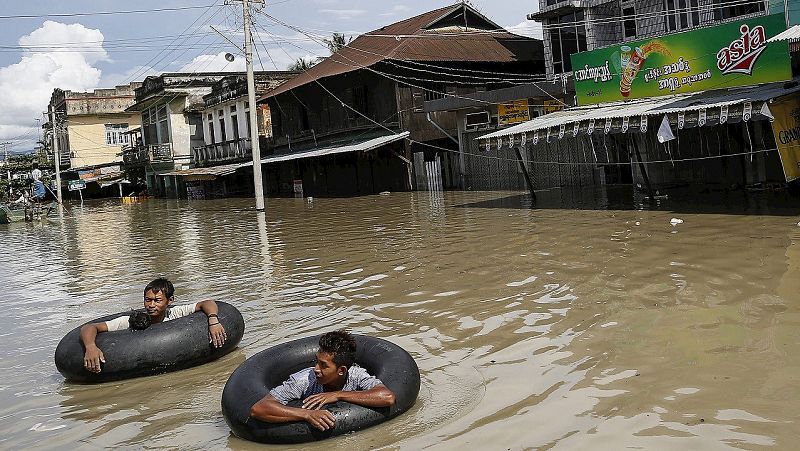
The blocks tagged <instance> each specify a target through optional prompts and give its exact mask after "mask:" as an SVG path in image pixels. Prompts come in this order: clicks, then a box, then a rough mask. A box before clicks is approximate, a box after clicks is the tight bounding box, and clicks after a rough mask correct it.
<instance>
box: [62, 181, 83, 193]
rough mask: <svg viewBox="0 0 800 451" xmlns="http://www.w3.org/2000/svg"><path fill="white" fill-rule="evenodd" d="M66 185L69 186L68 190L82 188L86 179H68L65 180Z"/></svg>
mask: <svg viewBox="0 0 800 451" xmlns="http://www.w3.org/2000/svg"><path fill="white" fill-rule="evenodd" d="M67 186H68V187H69V190H70V191H80V190H82V189H86V181H85V180H69V181H68V182H67Z"/></svg>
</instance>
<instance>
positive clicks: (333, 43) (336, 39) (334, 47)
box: [322, 33, 353, 55]
mask: <svg viewBox="0 0 800 451" xmlns="http://www.w3.org/2000/svg"><path fill="white" fill-rule="evenodd" d="M322 41H323V42H325V45H327V46H328V50H330V52H331V55H333V54H334V53H336V52H338V51H339V50H341V49H342V47H344V46H346V45H347V44H349V43H351V42H353V37H352V36H351V37H349V38H346V37H345V35H344V34H343V33H333V36H331V38H330V39H323V40H322Z"/></svg>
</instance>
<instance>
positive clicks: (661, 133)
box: [658, 114, 675, 144]
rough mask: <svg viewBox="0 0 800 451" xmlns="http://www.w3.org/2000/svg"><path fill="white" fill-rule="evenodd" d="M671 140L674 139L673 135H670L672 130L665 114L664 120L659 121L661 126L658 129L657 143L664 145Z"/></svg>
mask: <svg viewBox="0 0 800 451" xmlns="http://www.w3.org/2000/svg"><path fill="white" fill-rule="evenodd" d="M673 139H675V135H674V134H673V133H672V128H670V126H669V119H667V115H666V114H665V115H664V119H662V120H661V126H660V127H658V142H660V143H661V144H664V143H665V142H668V141H672V140H673Z"/></svg>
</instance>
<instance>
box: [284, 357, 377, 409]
mask: <svg viewBox="0 0 800 451" xmlns="http://www.w3.org/2000/svg"><path fill="white" fill-rule="evenodd" d="M381 384H383V382H381V381H380V379H378V378H376V377H375V376H371V375H370V374H369V373H367V370H365V369H364V368H361V367H360V366H356V365H353V367H351V368H350V369H349V370H348V371H347V382H345V384H344V387H343V388H342V391H362V390H369V389H371V388H373V387H375V386H376V385H381ZM324 391H325V389H324V388H323V387H322V384H320V383H319V382H318V381H317V376H316V375H315V374H314V368H306V369H304V370H300V371H298V372H296V373H294V374H292V375H291V376H289V379H287V380H286V381H285V382H284V383H283V384H282V385H279V386H277V387H275V388H273V389H272V390H270V391H269V394H270V395H272V397H273V398H275V399H277V400H278V402H280V403H281V404H284V405H285V404H287V403H288V402H289V401H294V400H296V399H297V400H301V401H302V400H304V399H306V398H308V397H309V396H311V395H316V394H317V393H322V392H324Z"/></svg>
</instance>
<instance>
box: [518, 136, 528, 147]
mask: <svg viewBox="0 0 800 451" xmlns="http://www.w3.org/2000/svg"><path fill="white" fill-rule="evenodd" d="M526 141H528V134H527V133H523V134H522V137H521V138H520V143H519V145H520V146H523V147H525V142H526Z"/></svg>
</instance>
